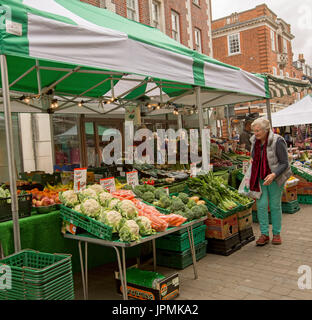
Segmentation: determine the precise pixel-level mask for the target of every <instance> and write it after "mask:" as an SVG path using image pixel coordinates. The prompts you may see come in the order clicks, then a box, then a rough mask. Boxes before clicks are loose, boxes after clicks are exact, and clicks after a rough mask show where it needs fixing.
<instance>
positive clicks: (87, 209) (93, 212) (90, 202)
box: [80, 199, 102, 218]
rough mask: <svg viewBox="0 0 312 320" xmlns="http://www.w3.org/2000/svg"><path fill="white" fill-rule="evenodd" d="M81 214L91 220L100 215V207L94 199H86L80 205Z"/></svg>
mask: <svg viewBox="0 0 312 320" xmlns="http://www.w3.org/2000/svg"><path fill="white" fill-rule="evenodd" d="M80 208H81V211H82V213H83V214H85V215H87V216H88V217H91V218H97V217H98V216H99V215H100V213H101V208H102V207H101V206H100V204H99V203H98V202H97V201H96V200H95V199H86V200H85V201H84V202H83V203H81V205H80Z"/></svg>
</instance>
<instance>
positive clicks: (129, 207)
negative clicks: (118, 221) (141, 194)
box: [118, 200, 138, 219]
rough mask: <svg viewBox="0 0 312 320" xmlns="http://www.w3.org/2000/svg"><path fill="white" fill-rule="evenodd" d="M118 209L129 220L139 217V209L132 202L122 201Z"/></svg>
mask: <svg viewBox="0 0 312 320" xmlns="http://www.w3.org/2000/svg"><path fill="white" fill-rule="evenodd" d="M118 209H119V210H120V211H121V213H122V215H123V216H124V217H125V218H127V219H134V218H135V217H137V216H138V212H137V209H136V207H135V205H134V203H133V202H132V201H130V200H122V201H121V202H120V203H119V204H118Z"/></svg>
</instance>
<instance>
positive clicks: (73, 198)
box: [59, 190, 79, 208]
mask: <svg viewBox="0 0 312 320" xmlns="http://www.w3.org/2000/svg"><path fill="white" fill-rule="evenodd" d="M59 198H60V200H61V202H62V203H63V204H64V205H65V206H66V207H70V208H73V207H74V206H75V205H76V204H79V200H78V197H77V194H76V193H75V192H74V191H73V190H67V191H64V192H60V193H59Z"/></svg>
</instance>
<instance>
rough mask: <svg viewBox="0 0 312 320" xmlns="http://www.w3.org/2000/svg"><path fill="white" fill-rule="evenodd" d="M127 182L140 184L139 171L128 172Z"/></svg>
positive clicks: (132, 184) (130, 184)
mask: <svg viewBox="0 0 312 320" xmlns="http://www.w3.org/2000/svg"><path fill="white" fill-rule="evenodd" d="M126 175H127V184H128V185H129V186H137V185H138V184H139V175H138V172H137V171H131V172H127V173H126Z"/></svg>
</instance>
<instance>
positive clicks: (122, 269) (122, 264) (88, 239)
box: [64, 217, 207, 300]
mask: <svg viewBox="0 0 312 320" xmlns="http://www.w3.org/2000/svg"><path fill="white" fill-rule="evenodd" d="M206 219H207V217H203V218H201V219H197V220H194V221H191V222H189V223H185V224H183V225H181V226H180V227H174V228H169V229H168V230H166V231H165V232H159V233H157V234H155V235H152V236H148V237H143V238H142V239H141V240H140V241H136V242H129V243H126V242H120V241H107V240H101V239H99V238H96V237H93V236H91V235H90V234H81V235H72V234H65V235H64V237H65V238H67V239H72V240H76V241H78V248H79V256H80V264H81V276H82V285H83V294H84V299H85V300H87V299H88V268H87V266H88V244H89V243H90V244H97V245H100V246H104V247H111V248H113V249H114V250H115V252H116V256H117V261H118V268H119V275H120V280H121V285H122V295H123V299H124V300H128V292H127V276H126V271H127V268H126V254H125V249H126V248H132V247H136V246H138V245H140V244H142V243H146V242H148V241H152V244H153V260H154V271H156V243H155V240H156V239H157V238H161V237H164V236H167V235H169V234H172V233H174V232H176V231H179V230H182V229H185V228H187V232H188V237H189V242H190V247H191V253H192V259H193V268H194V277H195V279H197V278H198V274H197V268H196V254H195V246H194V239H193V226H194V224H197V223H198V222H203V221H205V220H206ZM82 242H84V244H85V263H84V262H83V255H82V248H81V243H82ZM119 248H121V251H122V259H120V253H119ZM84 264H85V266H84Z"/></svg>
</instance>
